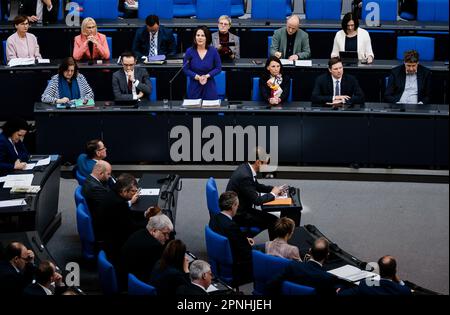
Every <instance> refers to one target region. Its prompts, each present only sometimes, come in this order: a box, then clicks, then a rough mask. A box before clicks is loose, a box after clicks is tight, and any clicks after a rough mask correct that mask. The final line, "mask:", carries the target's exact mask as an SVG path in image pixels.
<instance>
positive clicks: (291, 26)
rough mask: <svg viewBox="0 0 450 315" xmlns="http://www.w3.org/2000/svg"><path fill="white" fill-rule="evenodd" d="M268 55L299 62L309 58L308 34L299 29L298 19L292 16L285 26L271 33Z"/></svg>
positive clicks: (296, 16)
mask: <svg viewBox="0 0 450 315" xmlns="http://www.w3.org/2000/svg"><path fill="white" fill-rule="evenodd" d="M270 55H271V56H275V57H277V58H280V59H289V60H299V59H308V58H310V57H311V49H310V48H309V36H308V33H306V32H304V31H302V30H301V29H300V17H299V16H298V15H292V16H291V17H289V18H288V20H287V22H286V26H285V27H282V28H280V29H278V30H276V31H275V32H274V33H273V37H272V45H271V46H270Z"/></svg>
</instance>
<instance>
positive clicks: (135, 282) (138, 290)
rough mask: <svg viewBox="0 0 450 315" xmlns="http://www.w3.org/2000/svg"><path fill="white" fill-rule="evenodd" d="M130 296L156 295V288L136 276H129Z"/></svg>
mask: <svg viewBox="0 0 450 315" xmlns="http://www.w3.org/2000/svg"><path fill="white" fill-rule="evenodd" d="M128 295H156V289H155V287H153V286H151V285H149V284H147V283H145V282H142V281H141V280H139V279H138V278H136V276H135V275H133V274H131V273H129V274H128Z"/></svg>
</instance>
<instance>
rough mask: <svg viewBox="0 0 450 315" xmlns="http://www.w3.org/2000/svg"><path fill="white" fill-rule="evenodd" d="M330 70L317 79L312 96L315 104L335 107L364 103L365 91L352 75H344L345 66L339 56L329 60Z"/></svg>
mask: <svg viewBox="0 0 450 315" xmlns="http://www.w3.org/2000/svg"><path fill="white" fill-rule="evenodd" d="M328 72H329V73H327V74H322V75H321V76H319V77H318V78H317V79H316V82H315V85H314V89H313V91H312V96H311V101H312V103H313V104H319V105H328V106H332V107H333V108H338V107H341V106H343V105H350V106H352V105H354V104H364V93H363V91H362V90H361V88H360V86H359V83H358V81H357V80H356V78H355V77H353V76H352V75H349V74H345V75H344V67H343V65H342V62H341V59H340V58H339V57H333V58H331V59H330V60H329V61H328Z"/></svg>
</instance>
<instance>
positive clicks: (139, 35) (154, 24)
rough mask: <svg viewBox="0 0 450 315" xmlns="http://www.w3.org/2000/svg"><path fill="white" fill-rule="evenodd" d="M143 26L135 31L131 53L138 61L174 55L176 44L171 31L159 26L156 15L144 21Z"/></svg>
mask: <svg viewBox="0 0 450 315" xmlns="http://www.w3.org/2000/svg"><path fill="white" fill-rule="evenodd" d="M145 24H146V25H145V26H144V27H142V28H139V29H138V30H137V31H136V35H135V36H134V40H133V52H134V54H135V55H136V57H137V59H138V60H141V59H142V57H148V56H156V55H166V56H170V55H175V54H176V49H177V47H176V43H175V37H174V36H173V33H172V31H171V30H169V29H167V28H165V27H164V26H162V25H160V24H159V18H158V16H156V15H149V16H147V18H146V19H145Z"/></svg>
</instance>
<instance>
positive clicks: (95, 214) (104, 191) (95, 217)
mask: <svg viewBox="0 0 450 315" xmlns="http://www.w3.org/2000/svg"><path fill="white" fill-rule="evenodd" d="M109 191H110V189H109V186H108V184H107V183H105V184H102V183H100V182H99V181H98V180H96V179H95V178H94V177H92V176H91V175H90V174H89V175H88V176H87V177H86V181H85V182H84V184H83V188H82V190H81V193H82V194H83V196H84V198H85V199H86V202H87V205H88V208H89V212H90V213H91V216H92V225H93V228H94V234H95V239H96V240H97V241H102V240H103V235H102V232H101V230H102V225H103V223H102V221H101V219H100V218H99V215H100V212H101V209H100V208H101V205H102V204H103V203H104V202H105V199H106V198H107V195H108V193H109Z"/></svg>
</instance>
